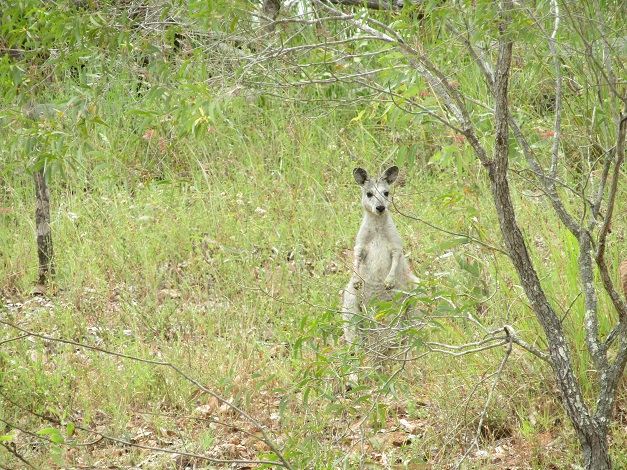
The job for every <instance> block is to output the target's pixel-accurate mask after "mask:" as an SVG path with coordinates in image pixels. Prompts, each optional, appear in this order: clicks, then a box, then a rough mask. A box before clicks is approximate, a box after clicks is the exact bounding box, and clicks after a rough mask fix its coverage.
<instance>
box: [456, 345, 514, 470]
mask: <svg viewBox="0 0 627 470" xmlns="http://www.w3.org/2000/svg"><path fill="white" fill-rule="evenodd" d="M508 340H509V341H506V344H507V350H506V351H505V356H503V360H502V361H501V365H500V366H499V368H498V370H497V371H496V372H495V373H494V374H493V376H494V382H493V383H492V387H491V388H490V393H488V398H486V401H485V405H484V406H483V410H482V411H481V415H480V417H479V424H477V432H476V433H475V438H474V439H473V441H472V443H471V444H470V447H468V449H467V450H466V452H465V453H464V455H463V456H462V458H461V460H460V461H459V463H458V464H457V468H461V465H462V463H464V461H465V460H466V458H468V456H469V455H470V452H471V451H472V449H474V448H475V446H478V445H479V436H480V435H481V428H482V427H483V420H484V419H485V417H486V416H487V414H488V406H490V402H491V401H492V395H494V390H496V385H497V384H498V383H499V379H500V378H501V374H502V373H503V369H505V364H507V360H508V359H509V356H510V355H511V354H512V338H511V337H508Z"/></svg>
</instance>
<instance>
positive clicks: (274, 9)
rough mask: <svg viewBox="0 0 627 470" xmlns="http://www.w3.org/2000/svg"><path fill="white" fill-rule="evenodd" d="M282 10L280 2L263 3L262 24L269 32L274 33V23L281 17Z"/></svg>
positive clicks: (275, 0)
mask: <svg viewBox="0 0 627 470" xmlns="http://www.w3.org/2000/svg"><path fill="white" fill-rule="evenodd" d="M280 10H281V2H280V0H264V2H263V8H262V11H263V17H262V18H261V24H262V26H263V27H264V28H265V29H266V31H268V32H272V31H274V24H272V22H273V21H274V20H276V19H277V17H278V16H279V11H280Z"/></svg>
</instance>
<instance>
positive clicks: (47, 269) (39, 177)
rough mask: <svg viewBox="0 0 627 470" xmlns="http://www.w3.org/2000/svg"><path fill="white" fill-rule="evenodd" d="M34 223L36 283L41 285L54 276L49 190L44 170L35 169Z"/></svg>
mask: <svg viewBox="0 0 627 470" xmlns="http://www.w3.org/2000/svg"><path fill="white" fill-rule="evenodd" d="M35 196H36V198H37V206H36V209H35V223H36V227H37V255H38V256H39V279H38V284H39V285H40V286H43V285H45V284H46V282H47V281H48V279H49V278H50V277H51V276H54V263H53V255H54V252H53V250H52V231H51V230H50V192H49V191H48V186H47V185H46V179H45V176H44V170H43V169H41V170H37V171H35Z"/></svg>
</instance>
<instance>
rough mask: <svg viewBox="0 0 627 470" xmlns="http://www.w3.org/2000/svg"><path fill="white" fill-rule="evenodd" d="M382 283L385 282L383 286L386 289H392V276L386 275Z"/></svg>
mask: <svg viewBox="0 0 627 470" xmlns="http://www.w3.org/2000/svg"><path fill="white" fill-rule="evenodd" d="M384 284H385V288H386V289H387V290H391V289H394V284H395V282H394V278H393V277H392V276H388V277H386V278H385V282H384Z"/></svg>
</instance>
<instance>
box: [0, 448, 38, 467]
mask: <svg viewBox="0 0 627 470" xmlns="http://www.w3.org/2000/svg"><path fill="white" fill-rule="evenodd" d="M0 445H2V447H4V448H5V449H6V450H8V451H9V452H10V453H12V454H13V455H15V457H17V458H18V459H19V460H21V461H22V462H23V463H25V464H26V465H28V466H29V467H30V468H36V467H35V466H33V464H31V463H30V462H29V461H28V460H26V459H25V458H24V457H22V456H21V455H20V454H19V453H18V452H17V450H16V449H15V448H13V447H11V446H10V445H8V444H6V443H4V442H0Z"/></svg>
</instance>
